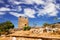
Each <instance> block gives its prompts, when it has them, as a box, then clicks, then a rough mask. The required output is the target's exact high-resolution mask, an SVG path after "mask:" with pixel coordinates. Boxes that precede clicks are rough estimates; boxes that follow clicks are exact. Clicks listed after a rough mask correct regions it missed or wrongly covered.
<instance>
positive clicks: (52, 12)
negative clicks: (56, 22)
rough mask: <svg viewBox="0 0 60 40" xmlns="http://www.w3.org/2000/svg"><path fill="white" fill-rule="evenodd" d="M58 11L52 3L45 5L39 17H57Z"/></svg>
mask: <svg viewBox="0 0 60 40" xmlns="http://www.w3.org/2000/svg"><path fill="white" fill-rule="evenodd" d="M57 13H58V11H57V9H56V5H55V4H54V3H52V2H51V1H50V2H49V3H48V2H47V3H46V4H45V7H44V9H38V16H39V15H49V16H57Z"/></svg>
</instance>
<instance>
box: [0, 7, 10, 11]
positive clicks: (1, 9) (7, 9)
mask: <svg viewBox="0 0 60 40" xmlns="http://www.w3.org/2000/svg"><path fill="white" fill-rule="evenodd" d="M0 11H10V9H9V8H6V7H1V8H0Z"/></svg>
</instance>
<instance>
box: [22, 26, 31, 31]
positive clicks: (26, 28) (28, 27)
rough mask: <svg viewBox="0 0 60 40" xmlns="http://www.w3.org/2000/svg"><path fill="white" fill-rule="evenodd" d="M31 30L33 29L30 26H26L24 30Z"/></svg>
mask: <svg viewBox="0 0 60 40" xmlns="http://www.w3.org/2000/svg"><path fill="white" fill-rule="evenodd" d="M30 29H31V27H30V26H25V27H24V28H23V30H30Z"/></svg>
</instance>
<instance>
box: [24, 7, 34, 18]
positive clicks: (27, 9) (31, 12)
mask: <svg viewBox="0 0 60 40" xmlns="http://www.w3.org/2000/svg"><path fill="white" fill-rule="evenodd" d="M24 14H25V15H27V16H28V17H30V18H35V16H34V14H35V10H33V9H30V8H26V9H24Z"/></svg>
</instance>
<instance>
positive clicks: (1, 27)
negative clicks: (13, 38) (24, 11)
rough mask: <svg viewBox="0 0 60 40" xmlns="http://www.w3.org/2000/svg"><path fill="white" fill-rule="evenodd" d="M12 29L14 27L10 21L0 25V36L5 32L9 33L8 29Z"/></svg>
mask: <svg viewBox="0 0 60 40" xmlns="http://www.w3.org/2000/svg"><path fill="white" fill-rule="evenodd" d="M12 28H14V25H13V24H12V22H10V21H6V22H3V23H0V34H2V33H3V34H4V33H5V32H7V33H9V29H12Z"/></svg>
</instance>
